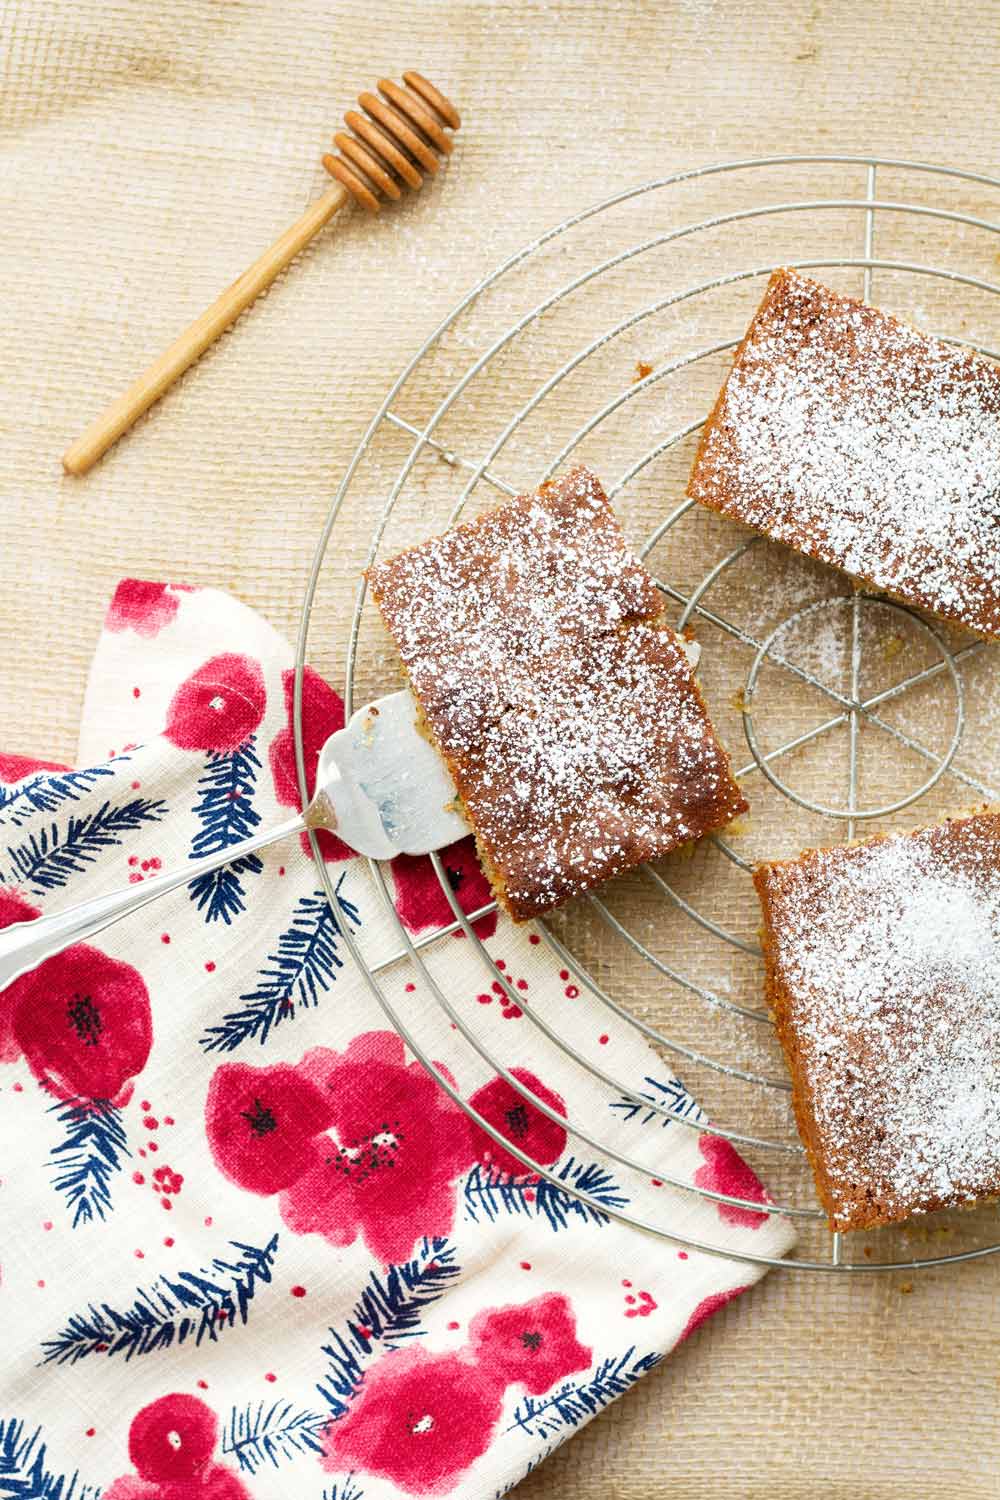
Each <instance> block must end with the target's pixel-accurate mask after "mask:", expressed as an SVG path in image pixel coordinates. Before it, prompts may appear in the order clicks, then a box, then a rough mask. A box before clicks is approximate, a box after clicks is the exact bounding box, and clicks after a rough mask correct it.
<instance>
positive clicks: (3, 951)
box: [0, 813, 306, 990]
mask: <svg viewBox="0 0 1000 1500" xmlns="http://www.w3.org/2000/svg"><path fill="white" fill-rule="evenodd" d="M305 827H306V819H305V818H304V817H303V816H302V815H301V814H299V813H296V815H295V817H294V818H289V819H288V821H287V822H285V823H277V824H275V825H274V827H272V828H267V829H265V830H264V832H263V833H257V834H254V836H253V837H252V838H248V839H245V840H244V841H243V842H242V843H240V844H230V845H229V846H228V847H227V848H225V849H222V850H220V851H219V852H217V853H216V854H206V855H205V856H204V857H203V858H202V859H191V860H188V862H187V864H186V865H184V866H183V867H182V868H180V869H176V870H166V871H164V873H163V874H162V875H153V876H146V877H144V879H143V881H142V883H141V884H139V883H136V884H135V885H128V886H125V887H124V889H120V890H115V891H106V892H105V893H104V895H102V896H91V897H90V899H89V900H87V901H81V902H79V903H78V904H77V905H76V906H67V907H65V908H64V909H63V910H62V911H54V912H49V913H48V914H47V915H45V916H42V917H34V918H33V919H32V920H30V921H27V922H14V923H13V924H12V925H11V926H10V927H4V928H3V929H2V930H0V990H3V989H5V988H6V986H7V985H8V984H12V983H13V981H14V980H15V979H19V978H20V977H21V975H22V974H27V973H28V972H29V970H31V969H34V968H37V966H38V965H39V964H40V963H42V962H43V960H45V959H46V958H52V957H53V956H54V955H55V954H57V953H62V951H63V949H65V948H70V947H72V945H73V944H74V943H82V942H84V941H85V940H86V939H87V938H91V937H94V935H95V934H96V933H98V932H101V931H102V930H103V929H104V928H105V927H110V926H111V924H112V922H117V921H118V920H119V919H120V918H121V917H126V916H128V915H129V914H130V913H131V912H134V911H138V910H139V909H140V907H143V906H146V905H147V904H148V903H149V902H150V901H155V900H156V898H157V897H158V896H165V895H166V893H167V892H168V891H175V890H176V889H177V887H178V886H181V885H187V884H189V882H190V881H192V880H197V879H198V876H199V875H207V874H209V873H210V871H212V870H217V869H218V868H219V867H220V865H229V864H232V862H233V860H235V859H242V858H244V857H245V856H246V855H247V854H253V853H254V852H255V850H257V849H263V848H265V847H266V846H267V845H268V844H273V843H275V842H276V841H277V840H278V839H284V838H288V837H289V835H290V834H293V833H299V832H301V831H302V830H303V829H304V828H305Z"/></svg>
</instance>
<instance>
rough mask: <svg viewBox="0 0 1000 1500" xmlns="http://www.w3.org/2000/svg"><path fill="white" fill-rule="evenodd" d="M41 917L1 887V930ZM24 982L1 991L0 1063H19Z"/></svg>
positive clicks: (32, 908)
mask: <svg viewBox="0 0 1000 1500" xmlns="http://www.w3.org/2000/svg"><path fill="white" fill-rule="evenodd" d="M40 916H41V912H40V911H39V909H38V907H37V906H29V905H28V903H27V901H22V899H21V897H20V896H15V895H14V893H13V891H7V890H4V889H3V888H2V887H0V928H3V927H10V926H11V925H12V924H13V923H14V922H30V921H31V920H32V918H33V917H40ZM29 977H30V976H29ZM22 982H23V981H21V980H18V981H16V982H15V983H14V984H9V985H8V986H7V988H6V989H4V990H0V1062H17V1060H18V1058H19V1057H20V1056H21V1044H20V1042H19V1041H18V1040H17V1037H16V1036H15V1035H14V1012H15V1010H16V1008H17V1004H16V1002H17V997H18V985H19V984H21V983H22Z"/></svg>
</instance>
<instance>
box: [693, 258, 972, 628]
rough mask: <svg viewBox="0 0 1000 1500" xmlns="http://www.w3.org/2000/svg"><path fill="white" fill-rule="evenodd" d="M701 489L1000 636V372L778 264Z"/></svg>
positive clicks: (764, 526) (905, 596)
mask: <svg viewBox="0 0 1000 1500" xmlns="http://www.w3.org/2000/svg"><path fill="white" fill-rule="evenodd" d="M687 492H688V495H689V496H691V497H692V499H695V500H699V501H700V502H701V503H702V505H707V506H708V507H710V509H712V510H717V511H720V512H721V513H722V514H723V515H727V516H731V517H733V518H734V519H735V520H738V521H745V522H746V523H747V524H748V525H750V526H753V527H755V528H756V530H758V531H761V532H763V533H764V534H765V535H767V536H769V537H774V538H775V539H776V540H777V541H781V542H786V543H787V544H788V545H789V546H790V547H795V548H797V549H798V550H799V551H800V552H805V553H807V554H808V555H809V556H810V557H816V558H819V559H820V560H821V561H823V562H826V563H832V564H833V565H834V566H835V567H838V568H844V569H845V570H846V571H847V572H848V573H851V574H853V575H854V576H855V577H856V578H858V579H861V580H863V581H864V582H865V583H868V584H871V585H873V586H874V587H875V588H877V589H881V590H884V591H885V592H887V593H889V594H892V595H893V596H894V597H896V598H897V599H901V600H903V601H904V602H905V603H907V604H915V605H919V606H921V607H922V608H924V609H928V610H931V611H933V612H934V613H935V614H938V615H941V616H942V617H943V618H944V619H947V620H956V621H958V622H960V623H961V624H963V625H967V626H969V628H970V629H972V630H975V631H977V632H979V633H980V634H982V635H990V636H998V635H1000V368H998V367H997V366H996V365H993V364H990V363H989V362H988V361H986V360H983V359H977V358H975V357H973V356H971V355H967V354H960V353H959V352H957V351H956V350H955V349H954V348H952V347H950V346H949V345H947V344H944V343H942V342H941V341H940V340H939V339H933V338H929V337H927V336H926V335H924V334H922V333H917V332H916V331H915V330H914V329H912V328H909V327H907V326H906V324H904V323H900V322H898V321H897V320H896V319H895V318H891V317H889V316H888V314H886V313H883V312H879V311H878V309H877V308H874V307H869V306H867V305H866V304H865V303H863V302H856V301H854V300H853V299H852V298H850V297H842V296H839V295H838V294H837V293H836V292H832V291H830V290H829V289H828V288H827V287H823V286H820V285H819V284H818V283H817V282H815V281H810V280H808V279H807V278H806V277H805V276H800V275H799V274H798V273H797V272H795V271H776V272H775V273H774V275H773V276H772V277H771V279H770V281H769V283H768V287H767V292H766V294H765V296H764V300H763V302H762V303H761V305H760V308H759V309H758V311H757V313H756V315H755V317H754V319H753V321H752V323H751V324H750V327H749V329H748V330H747V333H746V336H745V338H744V339H743V342H742V343H741V345H740V347H739V349H738V350H737V352H736V359H735V361H734V364H733V368H732V370H731V372H730V374H729V377H728V379H727V381H726V383H725V385H724V386H723V388H722V391H721V393H720V395H719V398H718V400H717V401H716V404H715V408H714V410H713V411H712V414H711V416H710V417H709V420H708V422H707V423H706V425H705V428H704V430H703V432H702V438H701V444H700V446H699V449H698V455H697V457H696V459H695V464H694V469H693V471H692V474H691V479H690V482H689V484H688V491H687Z"/></svg>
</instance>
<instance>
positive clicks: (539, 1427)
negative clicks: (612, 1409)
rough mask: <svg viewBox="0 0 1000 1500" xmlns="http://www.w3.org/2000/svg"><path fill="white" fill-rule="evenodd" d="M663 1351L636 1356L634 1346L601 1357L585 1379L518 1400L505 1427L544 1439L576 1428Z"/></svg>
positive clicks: (647, 1368)
mask: <svg viewBox="0 0 1000 1500" xmlns="http://www.w3.org/2000/svg"><path fill="white" fill-rule="evenodd" d="M662 1358H663V1355H662V1354H657V1353H650V1354H642V1355H640V1356H639V1357H638V1358H635V1345H634V1344H633V1345H632V1346H631V1347H630V1348H628V1349H626V1351H625V1353H624V1354H621V1355H619V1356H618V1357H617V1358H615V1357H612V1358H610V1359H604V1360H601V1362H600V1364H598V1365H597V1366H596V1367H595V1368H594V1370H593V1371H592V1372H591V1374H590V1375H588V1376H587V1377H586V1379H584V1380H573V1381H567V1382H566V1383H565V1384H564V1385H561V1386H560V1387H559V1389H558V1390H557V1391H553V1392H552V1393H551V1394H549V1395H546V1396H544V1397H541V1398H539V1397H535V1396H525V1398H524V1400H523V1401H520V1402H518V1405H517V1407H516V1408H515V1411H514V1420H513V1421H512V1422H511V1424H510V1426H509V1427H508V1428H507V1431H508V1432H513V1431H514V1430H515V1428H521V1430H522V1431H524V1432H527V1433H530V1434H531V1435H532V1436H533V1437H537V1438H547V1437H549V1436H550V1434H552V1433H553V1432H559V1431H560V1430H565V1429H567V1428H573V1427H578V1426H579V1425H580V1423H581V1422H586V1421H589V1419H590V1418H591V1417H594V1416H596V1415H597V1413H598V1412H599V1411H600V1410H601V1409H602V1407H605V1406H608V1405H609V1404H610V1402H612V1401H614V1400H615V1399H616V1397H618V1396H623V1395H624V1394H625V1392H626V1391H627V1390H628V1389H629V1388H630V1387H631V1386H633V1385H634V1384H635V1383H636V1381H637V1380H641V1379H642V1377H643V1375H645V1374H647V1373H648V1371H650V1370H652V1369H653V1368H654V1366H656V1365H658V1364H659V1363H660V1361H661V1359H662Z"/></svg>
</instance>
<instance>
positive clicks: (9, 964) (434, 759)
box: [0, 641, 701, 990]
mask: <svg viewBox="0 0 1000 1500" xmlns="http://www.w3.org/2000/svg"><path fill="white" fill-rule="evenodd" d="M682 644H683V646H684V650H685V653H686V655H687V658H688V660H689V661H690V663H691V667H692V670H695V669H696V668H697V666H698V660H699V656H700V654H701V651H700V647H699V646H698V645H697V644H696V643H695V642H694V641H683V642H682ZM307 828H327V829H329V830H330V831H331V832H334V831H335V832H336V834H337V837H338V838H340V839H343V841H344V843H345V844H348V845H349V846H350V847H351V848H352V849H355V850H356V851H357V852H358V854H366V855H368V856H369V858H371V859H393V858H394V857H395V855H397V854H429V853H430V852H431V850H433V849H443V848H444V847H445V846H446V845H447V844H453V843H454V842H455V841H456V839H461V838H464V837H465V835H466V834H467V833H468V832H469V824H468V822H467V821H466V819H465V818H464V817H463V815H462V813H461V812H459V810H458V800H457V793H456V791H455V784H454V782H453V781H452V779H451V776H450V775H449V774H448V768H447V767H446V765H445V763H444V761H443V760H442V759H441V757H440V755H439V754H438V752H437V751H436V750H435V749H434V747H433V745H432V744H431V743H430V741H429V740H428V739H426V738H425V737H424V735H422V734H421V733H420V732H419V730H418V729H417V705H416V701H415V699H414V697H413V695H412V693H411V692H410V691H409V689H408V688H404V689H403V690H402V692H398V693H390V694H389V695H388V697H385V698H377V699H376V700H375V701H374V702H373V703H367V704H366V705H365V707H364V708H359V709H358V711H357V713H355V714H353V715H352V716H351V719H350V720H349V722H348V723H347V724H346V725H345V726H344V728H343V729H338V730H337V732H336V734H331V736H330V738H329V739H328V740H327V741H326V744H325V745H324V746H323V748H322V750H321V751H320V754H319V762H318V767H317V773H316V792H315V795H314V796H313V799H312V801H311V802H310V803H309V806H308V807H307V808H306V810H305V812H303V813H298V814H297V815H296V816H295V817H294V818H289V819H287V821H286V822H284V823H276V824H275V825H274V827H273V828H267V829H265V830H264V832H263V833H257V834H254V836H253V837H252V838H249V839H245V840H244V841H243V843H241V844H230V845H228V847H227V848H225V849H223V850H221V851H220V852H219V853H218V854H208V855H206V856H205V857H204V858H203V859H191V860H188V862H187V864H186V865H184V867H183V868H181V869H177V870H166V871H165V872H164V873H163V874H162V875H154V876H152V877H147V878H146V879H145V880H143V882H142V884H141V885H138V884H137V885H130V886H127V887H126V888H125V889H124V890H117V891H108V892H107V893H106V894H105V895H103V896H92V897H91V898H90V900H89V901H81V902H80V903H79V905H77V906H69V907H66V908H65V910H63V911H54V912H50V913H48V914H47V915H45V916H42V917H36V918H34V920H33V921H30V922H15V923H13V924H12V925H11V926H10V927H5V928H3V929H2V930H0V990H2V989H4V987H5V986H6V985H8V984H11V983H12V982H13V980H15V979H18V978H20V976H21V975H22V974H27V973H28V972H29V971H30V970H31V969H34V968H36V967H37V966H38V965H39V964H40V963H42V961H43V960H44V959H46V958H52V956H53V955H54V954H56V953H61V952H62V951H63V949H64V948H69V947H71V946H72V944H73V943H79V942H82V941H83V940H84V939H85V938H89V937H93V936H94V934H95V933H97V932H100V931H101V930H102V929H103V928H105V927H110V925H111V923H112V922H117V921H118V919H119V918H120V917H124V916H127V915H128V914H129V913H130V912H133V911H138V910H139V908H140V907H142V906H145V905H146V904H147V903H148V902H150V901H155V900H156V898H157V896H162V895H164V894H165V893H166V892H167V891H174V890H176V889H177V887H178V886H180V885H187V884H188V883H189V882H190V881H192V880H196V879H197V878H198V876H199V875H205V874H207V873H208V871H210V870H216V869H218V868H219V866H220V865H229V864H232V863H233V861H234V860H237V859H241V858H243V856H244V855H247V854H253V853H254V852H255V851H256V850H257V849H264V848H266V847H267V845H268V844H274V843H276V842H277V841H278V840H279V839H285V838H289V837H290V836H291V835H292V834H295V833H301V832H302V831H303V830H304V829H307Z"/></svg>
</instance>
